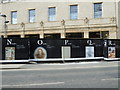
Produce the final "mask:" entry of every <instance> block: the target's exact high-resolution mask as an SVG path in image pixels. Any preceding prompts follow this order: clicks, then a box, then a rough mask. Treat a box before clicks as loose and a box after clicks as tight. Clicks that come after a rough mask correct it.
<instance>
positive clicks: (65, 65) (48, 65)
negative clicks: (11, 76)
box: [0, 61, 119, 70]
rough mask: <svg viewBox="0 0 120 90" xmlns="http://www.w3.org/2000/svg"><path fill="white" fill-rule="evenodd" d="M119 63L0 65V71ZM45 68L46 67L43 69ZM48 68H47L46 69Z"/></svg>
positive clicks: (68, 67) (114, 62)
mask: <svg viewBox="0 0 120 90" xmlns="http://www.w3.org/2000/svg"><path fill="white" fill-rule="evenodd" d="M118 62H119V61H113V62H106V61H91V62H70V63H35V62H33V63H31V64H1V66H0V69H21V70H22V69H39V70H40V69H41V70H48V69H50V70H51V69H54V68H56V69H59V68H60V69H65V68H66V69H71V68H70V67H71V66H74V67H73V68H79V66H81V68H85V66H87V67H88V68H90V67H91V65H97V66H95V67H94V68H96V67H99V66H102V65H106V64H107V66H108V67H109V66H111V64H110V63H112V65H114V64H116V63H118ZM45 66H46V67H45ZM48 67H49V68H48Z"/></svg>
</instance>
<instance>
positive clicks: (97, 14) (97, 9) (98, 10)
mask: <svg viewBox="0 0 120 90" xmlns="http://www.w3.org/2000/svg"><path fill="white" fill-rule="evenodd" d="M101 17H102V3H94V18H101Z"/></svg>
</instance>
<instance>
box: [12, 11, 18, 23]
mask: <svg viewBox="0 0 120 90" xmlns="http://www.w3.org/2000/svg"><path fill="white" fill-rule="evenodd" d="M11 23H12V24H17V11H14V12H11Z"/></svg>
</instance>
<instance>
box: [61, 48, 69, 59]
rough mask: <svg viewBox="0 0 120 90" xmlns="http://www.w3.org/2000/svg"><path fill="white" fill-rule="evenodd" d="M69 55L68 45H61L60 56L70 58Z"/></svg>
mask: <svg viewBox="0 0 120 90" xmlns="http://www.w3.org/2000/svg"><path fill="white" fill-rule="evenodd" d="M70 57H71V48H70V47H69V46H63V47H62V58H70Z"/></svg>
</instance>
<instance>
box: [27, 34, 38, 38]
mask: <svg viewBox="0 0 120 90" xmlns="http://www.w3.org/2000/svg"><path fill="white" fill-rule="evenodd" d="M25 38H39V34H35V35H25Z"/></svg>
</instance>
